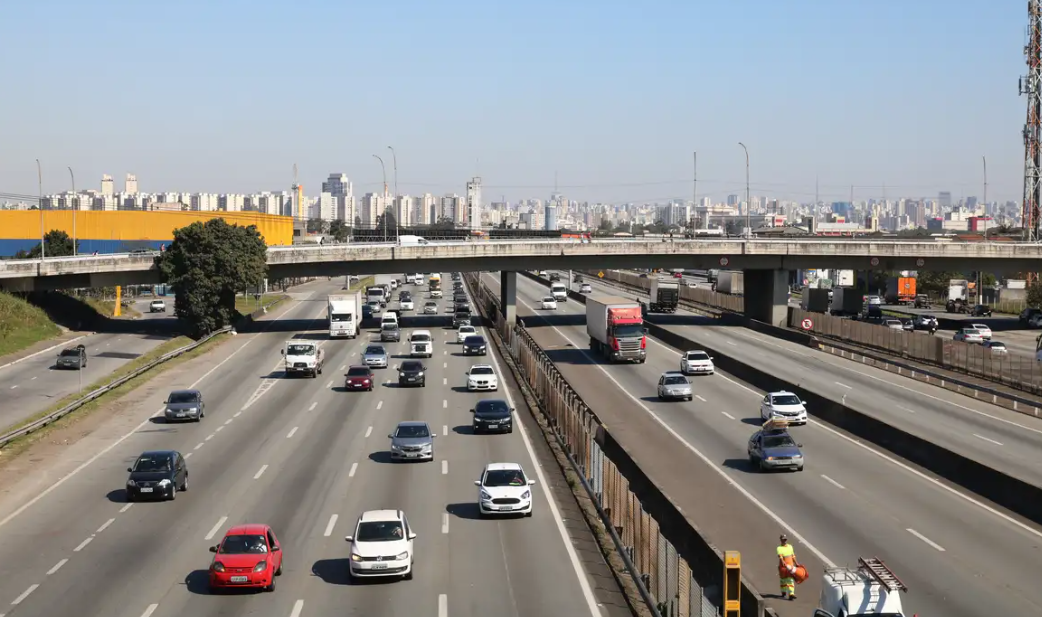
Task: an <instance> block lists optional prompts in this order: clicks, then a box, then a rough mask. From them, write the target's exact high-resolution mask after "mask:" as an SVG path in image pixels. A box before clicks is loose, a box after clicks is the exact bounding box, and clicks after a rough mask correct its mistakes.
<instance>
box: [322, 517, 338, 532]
mask: <svg viewBox="0 0 1042 617" xmlns="http://www.w3.org/2000/svg"><path fill="white" fill-rule="evenodd" d="M338 518H340V517H339V516H338V515H336V514H334V515H333V516H331V517H329V522H328V523H326V530H325V532H323V534H322V535H324V536H325V537H327V538H328V537H329V536H331V535H333V528H334V527H336V519H338Z"/></svg>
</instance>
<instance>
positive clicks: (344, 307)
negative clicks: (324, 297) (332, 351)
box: [326, 293, 362, 338]
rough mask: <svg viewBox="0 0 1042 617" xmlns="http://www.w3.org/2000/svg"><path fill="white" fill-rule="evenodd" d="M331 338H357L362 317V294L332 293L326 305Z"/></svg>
mask: <svg viewBox="0 0 1042 617" xmlns="http://www.w3.org/2000/svg"><path fill="white" fill-rule="evenodd" d="M326 317H327V318H328V319H329V338H355V337H356V336H358V322H359V320H360V319H361V317H362V294H360V293H354V294H337V295H330V296H329V299H328V301H327V305H326Z"/></svg>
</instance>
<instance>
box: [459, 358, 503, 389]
mask: <svg viewBox="0 0 1042 617" xmlns="http://www.w3.org/2000/svg"><path fill="white" fill-rule="evenodd" d="M498 389H499V377H497V376H496V371H495V370H493V368H492V367H491V366H489V365H487V364H475V365H474V366H472V367H470V370H469V371H467V391H468V392H474V391H476V390H498Z"/></svg>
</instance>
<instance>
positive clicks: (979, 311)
mask: <svg viewBox="0 0 1042 617" xmlns="http://www.w3.org/2000/svg"><path fill="white" fill-rule="evenodd" d="M970 315H972V316H974V317H991V307H990V306H988V305H986V304H978V305H977V306H975V307H973V310H971V311H970Z"/></svg>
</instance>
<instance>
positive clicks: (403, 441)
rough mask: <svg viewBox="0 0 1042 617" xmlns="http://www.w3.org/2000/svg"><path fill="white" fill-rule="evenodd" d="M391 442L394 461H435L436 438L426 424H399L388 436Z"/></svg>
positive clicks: (414, 422) (413, 422) (412, 422)
mask: <svg viewBox="0 0 1042 617" xmlns="http://www.w3.org/2000/svg"><path fill="white" fill-rule="evenodd" d="M387 437H388V438H390V440H391V460H392V461H433V460H434V438H435V437H437V435H435V434H434V433H432V432H431V427H430V426H429V425H428V424H427V423H426V422H416V421H411V422H399V423H398V426H397V427H395V429H394V432H393V433H391V434H390V435H388V436H387Z"/></svg>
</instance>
